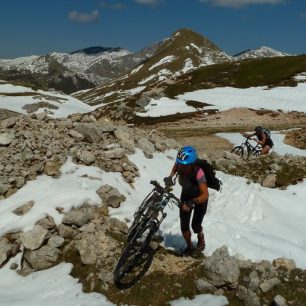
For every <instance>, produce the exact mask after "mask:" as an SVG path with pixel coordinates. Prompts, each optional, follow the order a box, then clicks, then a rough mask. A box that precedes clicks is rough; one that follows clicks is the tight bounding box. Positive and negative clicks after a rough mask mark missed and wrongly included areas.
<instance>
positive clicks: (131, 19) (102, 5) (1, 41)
mask: <svg viewBox="0 0 306 306" xmlns="http://www.w3.org/2000/svg"><path fill="white" fill-rule="evenodd" d="M180 28H189V29H191V30H193V31H196V32H198V33H200V34H202V35H204V36H206V37H207V38H208V39H210V40H211V41H212V42H214V43H215V44H216V45H217V46H218V47H219V48H221V49H222V50H224V51H225V52H226V53H228V54H235V53H238V52H240V51H243V50H245V49H249V48H257V47H259V46H261V45H267V46H269V47H272V48H274V49H277V50H279V51H282V52H287V53H290V54H301V53H306V0H118V1H116V0H108V1H107V0H105V1H102V0H52V1H49V0H2V1H1V3H0V58H14V57H19V56H27V55H32V54H37V55H39V54H46V53H50V52H53V51H56V52H71V51H74V50H77V49H81V48H85V47H90V46H104V47H124V48H127V49H129V50H130V51H137V50H140V49H142V48H144V47H146V46H148V45H150V44H151V43H153V42H155V41H159V40H162V39H164V38H166V37H169V36H170V35H171V33H173V32H174V31H176V30H177V29H180Z"/></svg>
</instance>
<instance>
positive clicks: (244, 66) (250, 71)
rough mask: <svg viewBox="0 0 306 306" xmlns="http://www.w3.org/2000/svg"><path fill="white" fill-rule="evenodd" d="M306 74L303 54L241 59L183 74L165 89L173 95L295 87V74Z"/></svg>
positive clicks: (305, 59)
mask: <svg viewBox="0 0 306 306" xmlns="http://www.w3.org/2000/svg"><path fill="white" fill-rule="evenodd" d="M305 71H306V55H300V56H286V57H275V58H264V59H257V60H244V61H239V62H231V63H224V64H216V65H211V66H206V67H203V68H201V69H198V70H196V71H194V72H191V73H190V74H188V75H184V76H182V77H181V78H179V82H178V83H176V84H172V85H169V86H168V87H167V88H166V91H165V92H166V95H167V96H169V97H172V98H174V97H175V96H177V95H179V94H182V93H185V92H190V91H194V90H198V89H205V88H214V87H224V86H232V87H236V88H248V87H252V86H270V87H271V86H280V85H282V86H296V84H297V83H296V81H295V80H294V79H293V78H292V77H293V76H294V75H296V74H298V73H301V72H305Z"/></svg>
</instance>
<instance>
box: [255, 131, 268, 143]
mask: <svg viewBox="0 0 306 306" xmlns="http://www.w3.org/2000/svg"><path fill="white" fill-rule="evenodd" d="M261 137H262V138H261V140H258V141H257V143H258V144H260V145H263V144H264V143H265V142H266V139H267V136H266V134H265V133H262V134H261Z"/></svg>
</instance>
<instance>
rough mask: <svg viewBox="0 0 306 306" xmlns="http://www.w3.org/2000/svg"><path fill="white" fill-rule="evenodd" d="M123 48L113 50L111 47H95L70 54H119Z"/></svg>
mask: <svg viewBox="0 0 306 306" xmlns="http://www.w3.org/2000/svg"><path fill="white" fill-rule="evenodd" d="M121 50H122V48H120V47H116V48H111V47H100V46H94V47H89V48H85V49H80V50H76V51H73V52H70V54H76V53H84V54H87V55H96V54H99V53H104V52H118V51H121Z"/></svg>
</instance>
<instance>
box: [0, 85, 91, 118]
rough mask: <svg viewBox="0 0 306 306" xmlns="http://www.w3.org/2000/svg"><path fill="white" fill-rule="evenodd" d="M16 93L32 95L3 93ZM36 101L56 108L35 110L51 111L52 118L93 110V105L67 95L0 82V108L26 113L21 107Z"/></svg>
mask: <svg viewBox="0 0 306 306" xmlns="http://www.w3.org/2000/svg"><path fill="white" fill-rule="evenodd" d="M18 93H19V94H22V93H27V94H28V93H30V94H31V93H32V94H33V95H26V96H23V95H5V94H18ZM38 102H47V103H49V104H51V105H52V106H55V107H56V109H53V108H52V109H48V108H40V109H39V110H38V111H37V112H43V111H44V110H46V111H48V112H49V111H51V112H52V113H50V114H48V115H49V116H50V117H53V118H61V117H66V116H68V115H70V114H74V113H87V112H90V111H92V110H94V108H93V107H91V106H89V105H87V104H85V103H83V102H81V101H80V100H77V99H75V98H73V97H71V96H68V95H62V94H58V93H53V92H48V91H43V90H38V91H33V90H32V89H31V88H28V87H23V86H14V85H11V84H1V83H0V108H4V109H8V110H11V111H14V112H18V113H21V114H28V113H27V112H26V110H25V109H23V107H24V106H25V105H27V104H34V103H38Z"/></svg>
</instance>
